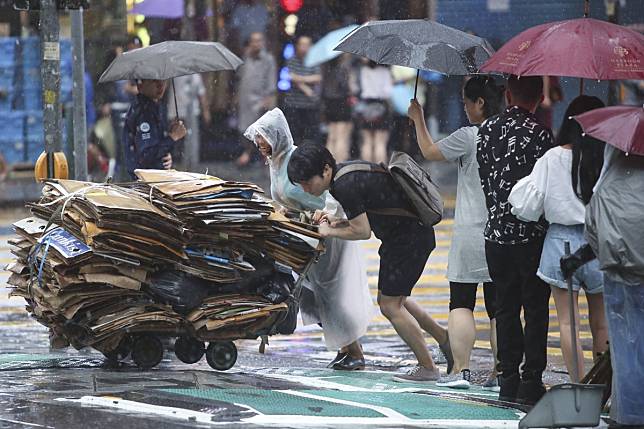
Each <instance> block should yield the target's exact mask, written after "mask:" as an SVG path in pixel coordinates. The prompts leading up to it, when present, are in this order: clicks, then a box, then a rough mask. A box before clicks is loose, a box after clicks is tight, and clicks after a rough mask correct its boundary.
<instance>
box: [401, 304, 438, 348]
mask: <svg viewBox="0 0 644 429" xmlns="http://www.w3.org/2000/svg"><path fill="white" fill-rule="evenodd" d="M404 306H405V308H406V309H407V311H408V312H409V314H411V315H412V317H413V318H414V319H416V321H417V322H418V324H419V325H420V327H421V328H422V329H423V330H424V331H426V332H427V333H428V334H429V335H431V336H432V337H433V338H434V339H435V340H436V341H437V342H438V344H444V343H445V341H447V329H445V328H443V327H442V326H441V325H439V324H438V323H436V321H435V320H434V319H432V316H430V315H429V313H427V312H426V311H425V310H423V308H422V307H421V306H420V305H418V304H417V303H416V302H414V301H412V300H411V299H406V300H405V303H404Z"/></svg>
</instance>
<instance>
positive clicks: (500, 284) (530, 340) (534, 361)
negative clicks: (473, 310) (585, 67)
mask: <svg viewBox="0 0 644 429" xmlns="http://www.w3.org/2000/svg"><path fill="white" fill-rule="evenodd" d="M542 99H543V79H542V78H541V77H540V76H522V77H521V79H519V78H518V77H517V76H510V78H509V79H508V89H507V91H506V101H507V105H508V107H507V108H506V109H505V110H504V111H503V112H502V113H501V114H500V115H498V116H495V117H493V118H490V119H488V120H487V121H485V122H484V123H483V124H482V125H481V127H480V128H479V133H478V138H477V154H476V159H477V161H478V163H479V177H480V178H481V185H482V187H483V192H484V194H485V203H486V206H487V211H488V220H487V223H486V225H485V231H484V235H485V240H486V241H485V258H486V260H487V266H488V271H489V273H490V278H491V279H492V282H493V283H494V286H495V287H496V297H497V302H496V333H497V343H498V359H499V368H500V372H501V374H500V379H499V382H500V388H501V389H500V391H499V399H500V400H502V401H506V402H517V401H518V402H521V403H525V404H528V405H531V404H535V403H536V402H537V401H538V400H539V399H540V398H541V396H543V394H544V393H545V387H544V385H543V382H542V375H543V371H544V370H545V368H546V344H547V337H548V321H549V313H548V300H549V298H550V289H549V288H548V287H546V286H545V285H544V284H543V280H541V279H540V278H539V277H537V268H538V266H539V259H540V257H541V250H542V248H543V237H544V235H545V233H546V228H547V223H546V222H545V220H541V221H539V222H524V221H521V220H519V219H517V218H516V216H514V215H513V214H512V213H511V211H510V208H511V207H510V204H509V203H508V196H509V194H510V190H511V189H512V187H513V186H514V185H515V183H516V182H517V181H518V180H519V179H521V178H523V177H525V176H527V175H528V174H530V172H531V171H532V167H533V166H534V164H535V163H536V162H537V160H538V159H539V158H541V156H543V154H544V153H545V152H546V151H547V150H548V149H550V148H551V147H552V145H553V138H552V132H551V131H550V130H549V129H548V128H546V127H545V126H543V125H541V124H539V122H538V121H537V119H536V117H535V116H534V111H535V110H536V109H537V106H538V105H539V103H540V102H541V100H542ZM522 309H523V315H524V319H525V328H524V327H523V326H522V324H521V310H522ZM524 356H525V363H524V364H523V366H522V370H523V373H522V374H521V376H520V375H519V366H520V365H521V363H522V362H523V361H524Z"/></svg>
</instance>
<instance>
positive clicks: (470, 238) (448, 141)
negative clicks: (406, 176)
mask: <svg viewBox="0 0 644 429" xmlns="http://www.w3.org/2000/svg"><path fill="white" fill-rule="evenodd" d="M502 98H503V88H502V87H499V86H497V85H496V83H495V82H494V79H493V78H491V77H488V76H474V77H472V78H470V79H469V80H468V81H467V82H466V83H465V86H464V87H463V105H464V108H465V113H466V115H467V118H468V120H469V121H470V123H471V124H472V125H471V126H469V127H463V128H460V129H458V130H456V131H455V132H454V133H452V134H451V135H450V136H448V137H446V138H444V139H442V140H440V141H438V142H436V143H435V142H434V140H433V138H432V136H431V135H430V134H429V130H428V129H427V125H426V123H425V115H424V112H423V108H422V107H421V105H420V103H418V101H417V100H416V99H414V100H412V101H411V104H410V105H409V110H408V115H409V117H410V118H411V119H412V120H413V121H414V124H415V126H416V135H417V136H418V145H419V146H420V149H421V151H422V153H423V156H424V157H425V158H426V159H428V160H431V161H452V162H456V163H458V185H457V190H456V212H455V215H454V236H453V237H452V244H451V247H450V250H449V260H448V268H447V278H448V280H449V285H450V313H449V319H448V332H449V334H450V335H449V344H450V347H451V349H452V354H453V356H454V368H453V370H452V373H451V374H450V375H448V376H447V377H442V378H441V380H439V382H438V383H437V384H440V385H443V386H447V387H453V388H459V389H467V388H469V386H470V370H469V365H470V355H471V353H472V348H473V347H474V341H475V340H476V326H475V323H474V314H473V310H474V306H475V304H476V289H477V286H478V284H479V283H483V292H484V296H485V308H486V310H487V313H488V316H489V317H490V343H491V344H492V352H493V353H494V358H495V360H496V324H495V317H494V313H495V294H496V291H495V288H494V284H493V283H492V280H491V279H490V275H489V273H488V268H487V263H486V260H485V243H484V238H483V229H484V228H485V222H486V220H487V209H486V207H485V196H484V194H483V190H482V188H481V184H480V179H479V173H478V163H477V161H476V138H477V133H478V125H479V124H481V123H482V122H483V121H485V120H486V119H487V118H489V117H490V116H493V115H496V114H498V113H499V112H500V111H501V103H502ZM497 386H498V384H497V383H496V370H493V371H492V374H490V377H489V378H488V380H487V381H486V383H485V384H484V388H488V389H490V390H496V388H497Z"/></svg>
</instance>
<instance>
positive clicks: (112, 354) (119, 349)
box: [103, 335, 132, 362]
mask: <svg viewBox="0 0 644 429" xmlns="http://www.w3.org/2000/svg"><path fill="white" fill-rule="evenodd" d="M131 351H132V338H130V336H129V335H124V336H123V338H121V341H120V342H119V344H118V345H117V346H116V348H115V349H114V350H111V351H109V352H105V353H103V356H105V357H106V358H107V359H108V360H109V361H111V362H120V361H122V360H123V359H125V358H126V357H127V356H128V355H129V354H130V352H131Z"/></svg>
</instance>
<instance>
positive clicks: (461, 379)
mask: <svg viewBox="0 0 644 429" xmlns="http://www.w3.org/2000/svg"><path fill="white" fill-rule="evenodd" d="M470 381H471V374H470V370H469V369H464V370H462V371H461V372H460V373H458V374H448V375H444V376H442V377H441V378H440V380H438V381H437V382H436V385H437V386H441V387H451V388H452V389H469V388H470Z"/></svg>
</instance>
